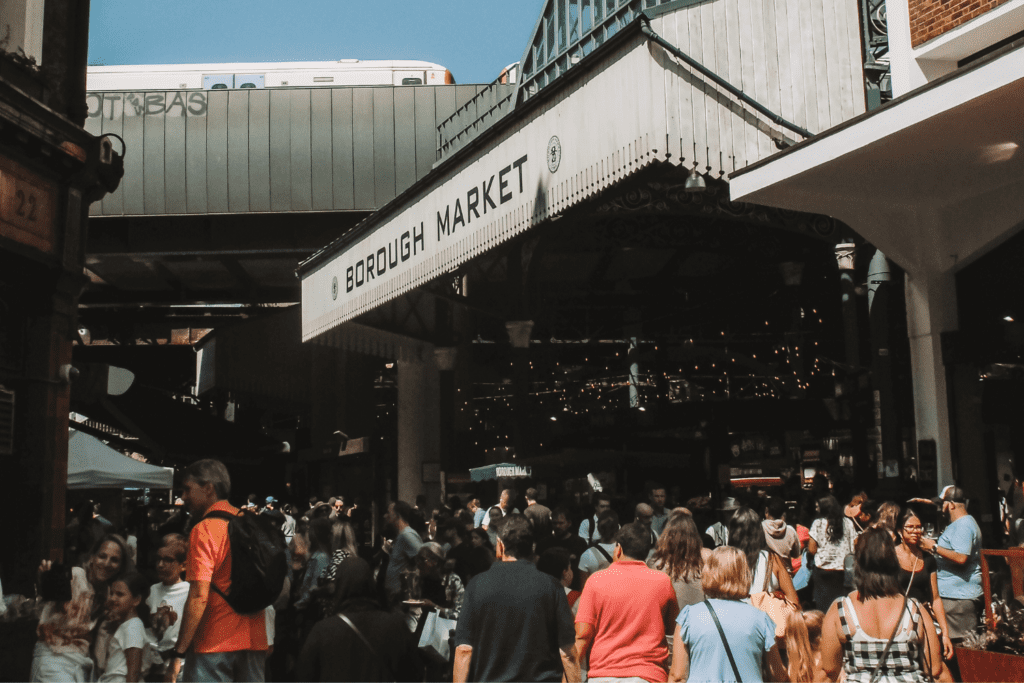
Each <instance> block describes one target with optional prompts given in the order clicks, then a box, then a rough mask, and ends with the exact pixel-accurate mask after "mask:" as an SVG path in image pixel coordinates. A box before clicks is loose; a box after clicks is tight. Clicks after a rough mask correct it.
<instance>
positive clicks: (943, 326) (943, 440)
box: [906, 269, 957, 490]
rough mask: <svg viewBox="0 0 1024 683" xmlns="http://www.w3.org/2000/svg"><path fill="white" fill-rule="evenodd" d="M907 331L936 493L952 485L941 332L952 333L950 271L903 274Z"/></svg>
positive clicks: (918, 415) (918, 420) (921, 435)
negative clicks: (932, 452) (931, 454)
mask: <svg viewBox="0 0 1024 683" xmlns="http://www.w3.org/2000/svg"><path fill="white" fill-rule="evenodd" d="M906 292H907V329H908V332H909V335H910V364H911V372H912V376H913V384H914V422H915V424H916V428H917V438H918V440H922V439H934V441H935V448H936V466H937V472H936V474H937V479H938V485H939V489H940V490H941V488H942V487H943V486H946V485H947V484H952V483H954V481H953V453H952V434H951V432H950V415H949V401H948V398H947V397H948V394H947V387H946V368H945V365H944V364H943V362H942V340H941V334H942V333H943V332H952V331H955V330H956V329H957V308H956V278H955V277H954V273H953V271H952V269H948V270H944V271H940V270H938V269H935V270H931V271H929V270H927V269H921V270H919V271H917V272H915V273H908V274H907V290H906Z"/></svg>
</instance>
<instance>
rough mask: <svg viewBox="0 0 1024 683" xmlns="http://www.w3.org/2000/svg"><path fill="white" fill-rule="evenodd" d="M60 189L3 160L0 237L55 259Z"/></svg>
mask: <svg viewBox="0 0 1024 683" xmlns="http://www.w3.org/2000/svg"><path fill="white" fill-rule="evenodd" d="M56 195H57V189H56V186H55V185H54V184H53V183H51V182H49V181H47V180H45V179H43V178H41V177H40V176H38V175H36V174H35V173H33V172H31V171H29V170H27V169H25V168H24V167H22V166H21V165H19V164H17V163H15V162H13V161H11V160H10V159H6V158H3V157H0V236H3V237H5V238H7V239H9V240H13V241H14V242H17V243H19V244H22V245H25V246H26V247H31V248H33V249H37V250H39V251H41V252H43V253H44V254H51V255H53V254H54V253H55V252H56V250H57V235H56V231H55V229H54V205H55V203H56Z"/></svg>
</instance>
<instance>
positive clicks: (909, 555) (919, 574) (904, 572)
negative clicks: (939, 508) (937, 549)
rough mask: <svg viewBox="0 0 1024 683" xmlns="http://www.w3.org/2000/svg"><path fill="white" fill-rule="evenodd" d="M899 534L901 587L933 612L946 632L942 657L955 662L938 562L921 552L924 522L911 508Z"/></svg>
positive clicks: (901, 524)
mask: <svg viewBox="0 0 1024 683" xmlns="http://www.w3.org/2000/svg"><path fill="white" fill-rule="evenodd" d="M896 530H897V532H898V533H899V536H900V539H901V540H902V542H901V543H899V544H898V545H897V546H896V559H898V560H899V562H900V572H899V582H900V586H901V588H902V590H903V592H904V593H907V591H908V590H909V591H910V592H909V594H908V595H909V597H911V598H914V599H916V600H917V601H918V602H920V603H921V604H923V605H925V606H926V607H928V608H930V611H931V612H932V614H933V615H934V616H935V621H936V623H937V624H938V626H939V628H941V629H942V656H943V658H944V659H951V658H952V657H953V643H952V641H951V640H950V639H949V626H948V625H947V624H946V610H945V609H943V607H942V599H941V598H940V597H939V579H938V575H937V573H936V566H935V558H934V557H933V556H932V555H930V554H929V553H926V552H924V550H922V549H921V536H922V534H923V533H924V527H923V526H922V525H921V519H920V518H919V517H918V516H917V515H916V514H915V513H914V511H913V510H911V509H909V508H908V509H907V510H906V511H905V512H904V513H903V514H902V515H900V518H899V523H898V526H897V529H896Z"/></svg>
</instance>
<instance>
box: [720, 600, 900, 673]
mask: <svg viewBox="0 0 1024 683" xmlns="http://www.w3.org/2000/svg"><path fill="white" fill-rule="evenodd" d="M704 604H705V605H707V606H708V611H709V612H711V618H712V619H714V620H715V626H717V627H718V635H720V636H722V644H723V645H725V654H726V655H728V657H729V664H730V666H732V673H733V675H734V676H736V683H743V678H742V677H740V670H739V668H738V667H737V666H736V660H735V659H734V658H733V656H732V648H730V647H729V641H728V640H727V639H726V637H725V630H724V629H723V628H722V622H720V621H719V620H718V615H717V614H716V613H715V608H714V607H713V606H712V605H711V601H709V600H708V599H707V598H705V599H704ZM893 635H895V634H893Z"/></svg>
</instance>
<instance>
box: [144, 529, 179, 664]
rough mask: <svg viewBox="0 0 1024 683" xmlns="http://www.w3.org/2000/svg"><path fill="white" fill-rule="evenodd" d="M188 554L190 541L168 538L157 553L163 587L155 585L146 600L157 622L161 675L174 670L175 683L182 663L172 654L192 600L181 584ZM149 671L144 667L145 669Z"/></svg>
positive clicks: (156, 645)
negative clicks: (188, 600) (168, 670)
mask: <svg viewBox="0 0 1024 683" xmlns="http://www.w3.org/2000/svg"><path fill="white" fill-rule="evenodd" d="M187 552H188V541H187V540H186V538H185V537H184V536H182V535H181V534H167V535H166V536H164V538H163V545H161V546H160V549H159V550H157V551H156V574H157V578H159V579H160V583H155V584H153V586H152V587H151V588H150V589H149V597H148V598H147V599H146V605H148V606H149V612H150V614H151V615H152V622H153V630H152V634H153V639H152V641H151V642H152V646H153V649H155V650H156V652H157V653H159V656H160V662H159V664H160V667H161V668H160V671H159V673H160V674H161V676H162V677H166V676H167V670H166V669H167V668H171V669H173V671H174V676H173V678H174V680H178V678H179V677H180V674H181V664H182V660H181V659H178V658H176V657H173V656H171V655H172V652H171V651H172V650H173V649H174V646H175V645H176V644H177V642H178V631H179V630H180V629H181V620H182V616H183V615H184V614H185V601H186V600H187V599H188V590H189V583H188V581H182V580H181V576H182V574H183V573H184V572H185V557H186V554H187ZM154 659H156V658H155V657H154ZM145 668H146V666H145V664H143V669H145Z"/></svg>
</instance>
